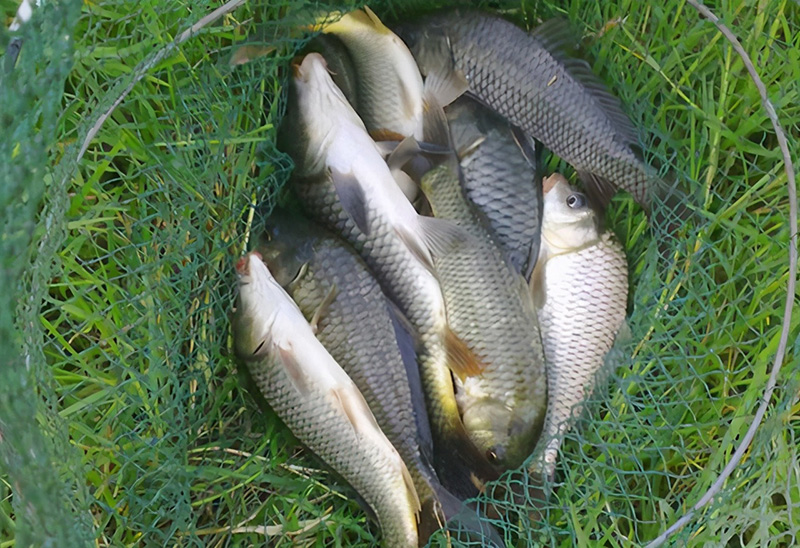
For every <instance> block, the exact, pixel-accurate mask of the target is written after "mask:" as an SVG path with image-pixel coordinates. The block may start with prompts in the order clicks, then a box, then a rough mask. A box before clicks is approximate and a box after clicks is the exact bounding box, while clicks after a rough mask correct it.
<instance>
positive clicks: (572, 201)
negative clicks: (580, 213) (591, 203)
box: [567, 192, 586, 209]
mask: <svg viewBox="0 0 800 548" xmlns="http://www.w3.org/2000/svg"><path fill="white" fill-rule="evenodd" d="M567 205H568V206H569V207H571V208H572V209H579V208H581V207H584V206H586V196H584V195H583V194H581V193H580V192H573V193H572V194H570V195H569V196H567Z"/></svg>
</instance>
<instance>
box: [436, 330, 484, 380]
mask: <svg viewBox="0 0 800 548" xmlns="http://www.w3.org/2000/svg"><path fill="white" fill-rule="evenodd" d="M444 343H445V350H446V351H447V365H448V366H449V367H450V370H451V371H452V372H453V374H454V375H456V376H457V377H458V378H459V379H461V380H462V381H463V380H464V379H466V378H467V377H475V376H478V375H480V374H481V373H483V370H484V369H485V368H486V365H485V364H484V363H483V362H482V361H481V360H480V358H478V356H476V355H475V353H474V352H473V351H472V350H471V349H470V348H469V347H468V346H467V344H466V343H465V342H464V341H463V340H461V338H460V337H459V336H458V335H456V334H455V333H453V331H451V330H450V328H449V327H448V328H447V330H446V331H445V337H444Z"/></svg>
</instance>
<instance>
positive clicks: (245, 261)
mask: <svg viewBox="0 0 800 548" xmlns="http://www.w3.org/2000/svg"><path fill="white" fill-rule="evenodd" d="M251 256H254V257H256V258H257V259H258V260H260V261H263V260H264V258H263V257H262V256H261V253H259V252H258V251H251V252H250V253H247V254H246V255H244V256H242V258H240V259H239V260H238V261H237V262H236V273H237V274H238V275H239V276H249V275H250V257H251Z"/></svg>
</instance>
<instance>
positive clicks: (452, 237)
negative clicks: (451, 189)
mask: <svg viewBox="0 0 800 548" xmlns="http://www.w3.org/2000/svg"><path fill="white" fill-rule="evenodd" d="M418 219H419V224H420V227H421V228H422V238H423V240H424V242H425V245H426V246H427V247H428V249H430V251H431V253H433V254H434V255H436V256H438V257H442V256H444V255H447V254H448V253H450V252H452V251H453V250H454V249H456V248H457V247H458V246H460V245H462V244H464V243H465V242H467V241H468V240H469V239H470V237H471V236H470V234H469V232H467V231H466V230H464V229H463V228H461V227H460V226H458V225H457V224H456V223H454V222H453V221H449V220H446V219H436V218H434V217H423V216H419V217H418Z"/></svg>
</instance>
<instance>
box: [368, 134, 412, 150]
mask: <svg viewBox="0 0 800 548" xmlns="http://www.w3.org/2000/svg"><path fill="white" fill-rule="evenodd" d="M368 133H369V136H370V137H372V140H373V141H375V142H376V144H377V143H380V142H382V141H388V142H387V146H389V147H391V148H388V150H386V154H387V155H388V154H389V153H391V152H392V151H393V150H394V149H395V148H396V147H397V144H398V143H400V141H402V140H403V139H405V138H406V137H405V135H402V134H400V133H397V132H396V131H392V130H390V129H385V128H380V129H371V130H369V132H368ZM383 151H384V150H383V149H382V150H381V152H383Z"/></svg>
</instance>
